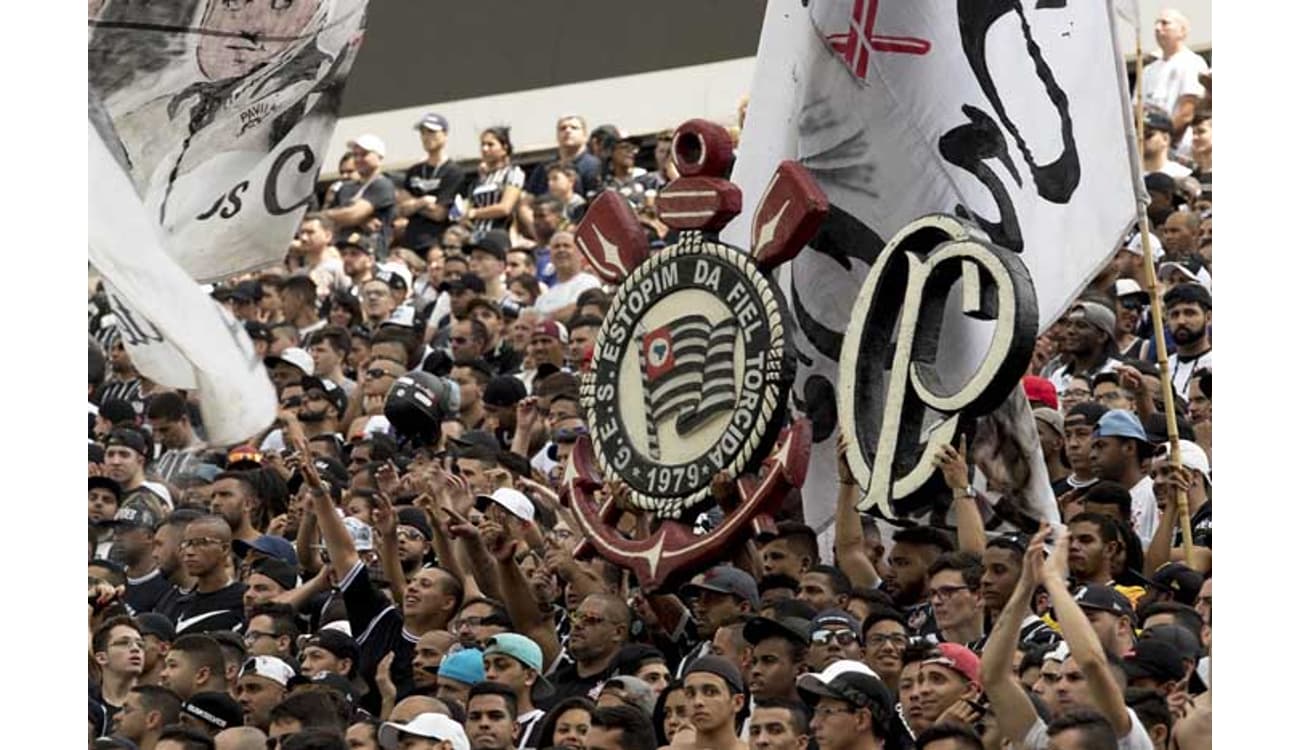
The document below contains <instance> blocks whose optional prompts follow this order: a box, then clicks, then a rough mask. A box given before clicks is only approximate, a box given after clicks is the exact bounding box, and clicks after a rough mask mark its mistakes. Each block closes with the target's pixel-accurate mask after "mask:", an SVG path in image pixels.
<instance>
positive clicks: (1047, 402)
mask: <svg viewBox="0 0 1300 750" xmlns="http://www.w3.org/2000/svg"><path fill="white" fill-rule="evenodd" d="M1020 384H1021V385H1022V386H1024V389H1025V396H1027V397H1028V398H1029V405H1030V406H1031V407H1033V406H1038V405H1039V404H1041V405H1043V406H1046V407H1048V408H1051V409H1059V408H1061V407H1060V406H1059V405H1058V403H1059V402H1058V401H1057V400H1056V386H1054V385H1052V381H1050V380H1048V379H1047V378H1040V377H1038V376H1037V375H1026V376H1025V377H1024V378H1023V379H1021V381H1020Z"/></svg>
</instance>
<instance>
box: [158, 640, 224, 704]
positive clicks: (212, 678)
mask: <svg viewBox="0 0 1300 750" xmlns="http://www.w3.org/2000/svg"><path fill="white" fill-rule="evenodd" d="M159 684H160V685H162V686H163V687H165V688H168V689H169V690H171V691H172V692H173V693H176V694H177V695H178V696H180V698H181V700H189V699H190V697H191V696H193V695H194V694H196V693H204V692H222V693H224V692H226V691H227V690H229V688H228V686H227V684H226V661H225V657H224V656H223V655H222V653H221V646H220V645H218V644H217V642H216V641H214V640H213V639H211V638H209V637H208V636H206V635H186V636H181V637H180V638H177V639H176V640H175V641H174V642H173V643H172V646H171V648H170V649H168V651H167V655H166V656H164V657H163V670H162V673H161V675H159Z"/></svg>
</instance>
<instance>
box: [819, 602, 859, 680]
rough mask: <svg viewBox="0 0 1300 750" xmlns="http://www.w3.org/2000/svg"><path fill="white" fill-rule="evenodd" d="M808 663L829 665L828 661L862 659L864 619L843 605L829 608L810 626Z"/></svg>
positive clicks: (830, 662) (821, 667)
mask: <svg viewBox="0 0 1300 750" xmlns="http://www.w3.org/2000/svg"><path fill="white" fill-rule="evenodd" d="M809 631H810V635H809V640H810V643H811V644H812V645H811V646H810V647H809V649H808V666H809V667H810V668H811V669H813V670H817V669H825V668H826V667H827V666H828V665H830V664H832V663H834V662H837V661H840V660H841V659H850V660H853V661H859V660H861V659H862V623H860V622H858V621H857V620H856V619H854V618H853V616H852V615H850V614H849V613H848V612H845V611H844V610H842V609H825V610H822V611H821V612H819V613H818V614H817V616H816V617H815V618H813V621H812V624H811V625H810V626H809Z"/></svg>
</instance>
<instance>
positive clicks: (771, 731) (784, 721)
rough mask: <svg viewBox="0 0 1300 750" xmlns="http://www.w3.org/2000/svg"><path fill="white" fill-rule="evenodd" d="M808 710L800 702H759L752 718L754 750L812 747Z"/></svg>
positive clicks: (756, 702)
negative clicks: (809, 741)
mask: <svg viewBox="0 0 1300 750" xmlns="http://www.w3.org/2000/svg"><path fill="white" fill-rule="evenodd" d="M808 739H809V732H808V709H807V707H805V706H804V705H803V704H802V703H800V702H799V701H798V700H774V699H759V700H756V701H755V702H754V713H753V714H752V715H751V716H750V718H749V746H750V747H751V748H753V750H804V749H805V748H806V747H808Z"/></svg>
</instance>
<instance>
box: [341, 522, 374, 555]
mask: <svg viewBox="0 0 1300 750" xmlns="http://www.w3.org/2000/svg"><path fill="white" fill-rule="evenodd" d="M343 525H344V526H346V527H347V529H348V536H350V537H352V546H353V547H356V550H357V552H366V551H369V550H373V549H374V548H375V532H374V530H373V529H371V528H370V527H369V526H368V525H367V524H366V522H365V521H362V520H361V519H360V518H357V517H355V516H348V517H347V518H344V519H343Z"/></svg>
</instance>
